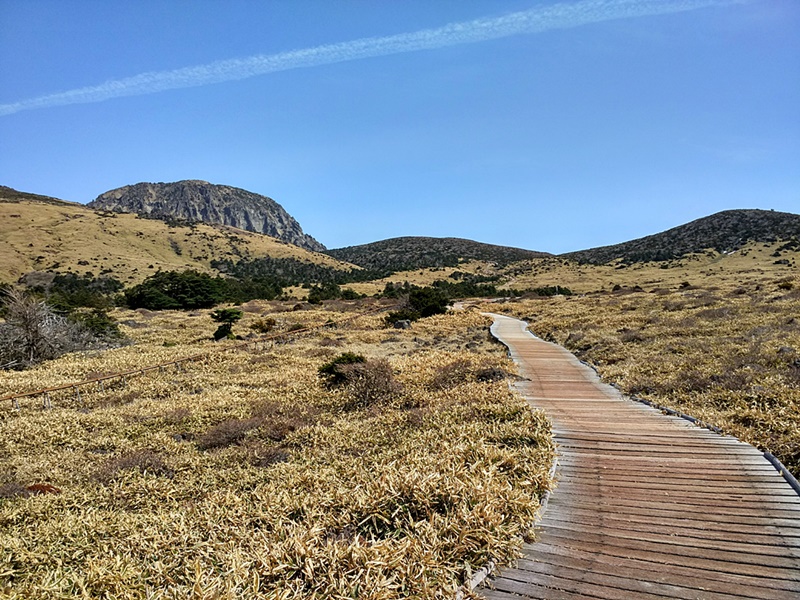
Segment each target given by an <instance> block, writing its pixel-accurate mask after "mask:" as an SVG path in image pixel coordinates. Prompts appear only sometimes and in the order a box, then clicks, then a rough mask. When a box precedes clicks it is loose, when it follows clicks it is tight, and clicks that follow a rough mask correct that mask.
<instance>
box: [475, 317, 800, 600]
mask: <svg viewBox="0 0 800 600" xmlns="http://www.w3.org/2000/svg"><path fill="white" fill-rule="evenodd" d="M492 316H493V317H494V318H495V323H494V325H493V326H492V333H493V334H494V335H495V337H497V338H498V339H499V340H500V341H502V342H503V343H504V344H505V345H506V346H508V347H509V350H510V352H511V355H512V357H513V358H514V360H515V361H516V362H517V364H518V365H519V368H520V371H521V374H522V375H523V377H526V378H527V380H526V381H523V382H521V383H520V384H518V389H519V391H520V392H521V393H522V394H523V395H524V396H525V397H526V398H527V399H528V401H529V402H530V403H531V404H532V405H533V406H536V407H539V408H542V409H544V410H545V411H546V413H547V414H548V415H549V417H550V418H551V420H552V422H553V428H554V433H555V438H556V441H557V443H558V446H559V457H558V471H557V479H558V484H557V488H556V489H555V490H554V491H553V493H552V495H551V497H550V500H549V503H548V505H547V508H546V510H545V511H544V513H543V518H542V520H541V522H540V523H539V530H538V531H537V541H536V542H534V543H533V544H527V545H525V546H524V548H523V554H524V556H523V558H522V559H521V560H520V561H519V562H518V564H517V565H516V567H515V568H509V569H505V570H503V571H501V572H500V574H499V575H497V576H495V577H494V578H492V579H491V580H488V581H487V582H485V584H484V585H483V586H482V587H481V588H479V589H478V590H476V592H477V593H478V594H479V595H481V596H483V597H484V598H487V599H489V600H508V599H511V598H520V597H523V598H559V599H566V600H571V599H577V598H608V599H614V600H622V599H628V598H629V599H636V600H648V599H661V600H663V599H664V598H686V599H695V598H697V599H711V600H714V599H721V598H739V599H743V598H756V599H763V600H779V599H787V600H788V599H790V598H792V599H798V598H800V497H798V495H797V493H796V492H795V491H794V490H793V489H792V488H791V487H790V486H789V485H788V484H787V483H786V482H785V481H784V479H783V478H782V477H781V475H780V474H779V473H778V472H777V471H776V470H775V468H774V467H773V466H772V465H771V464H770V463H769V462H767V460H766V459H765V458H764V456H763V455H762V453H761V452H759V451H758V450H757V449H755V448H754V447H752V446H750V445H749V444H745V443H742V442H739V441H738V440H735V439H733V438H731V437H724V436H720V435H717V434H715V433H712V432H710V431H708V430H705V429H701V428H699V427H696V426H694V425H692V424H691V423H689V422H688V421H686V420H684V419H681V418H678V417H668V416H665V415H663V414H662V413H661V412H659V411H657V410H655V409H653V408H650V407H648V406H646V405H644V404H640V403H638V402H634V401H632V400H627V399H625V398H623V397H622V396H621V395H620V394H619V393H618V392H617V391H616V390H614V388H612V387H610V386H607V385H604V384H602V383H600V381H599V380H598V378H597V376H596V375H595V373H594V372H593V371H592V370H591V369H590V368H588V367H586V366H585V365H583V364H581V363H580V362H579V361H578V360H577V359H576V358H575V357H574V356H573V355H572V354H570V353H569V352H567V351H566V350H564V349H563V348H561V347H559V346H556V345H554V344H549V343H547V342H543V341H541V340H539V339H538V338H535V337H534V336H533V335H531V334H530V333H529V332H528V331H526V329H525V326H526V324H525V323H524V322H522V321H519V320H517V319H512V318H510V317H505V316H500V315H492Z"/></svg>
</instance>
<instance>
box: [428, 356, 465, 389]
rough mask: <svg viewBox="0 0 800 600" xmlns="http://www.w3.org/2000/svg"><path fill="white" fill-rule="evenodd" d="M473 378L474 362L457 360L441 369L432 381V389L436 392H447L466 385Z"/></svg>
mask: <svg viewBox="0 0 800 600" xmlns="http://www.w3.org/2000/svg"><path fill="white" fill-rule="evenodd" d="M471 376H472V362H471V361H469V360H463V359H462V360H456V361H454V362H451V363H450V364H447V365H444V366H443V367H439V368H438V369H437V370H436V374H435V375H434V376H433V379H432V380H431V383H430V387H431V389H434V390H445V389H449V388H452V387H455V386H457V385H458V384H460V383H464V382H466V381H468V380H469V379H470V377H471Z"/></svg>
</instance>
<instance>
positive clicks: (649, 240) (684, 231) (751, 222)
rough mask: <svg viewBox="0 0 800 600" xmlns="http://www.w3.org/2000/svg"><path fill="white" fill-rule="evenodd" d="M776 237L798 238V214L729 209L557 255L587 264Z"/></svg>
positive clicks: (662, 257)
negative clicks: (613, 241)
mask: <svg viewBox="0 0 800 600" xmlns="http://www.w3.org/2000/svg"><path fill="white" fill-rule="evenodd" d="M778 240H784V241H788V240H795V241H797V240H800V215H798V214H794V213H787V212H779V211H774V210H762V209H731V210H724V211H720V212H717V213H714V214H712V215H709V216H706V217H701V218H699V219H695V220H694V221H690V222H689V223H684V224H683V225H678V226H677V227H672V228H671V229H667V230H665V231H662V232H660V233H655V234H651V235H648V236H644V237H641V238H636V239H633V240H629V241H627V242H622V243H620V244H612V245H609V246H599V247H597V248H589V249H586V250H578V251H576V252H566V253H564V254H560V255H559V256H560V257H563V258H569V259H572V260H575V261H577V262H579V263H589V264H606V263H610V262H613V261H621V262H624V263H636V262H651V261H669V260H674V259H678V258H681V257H683V256H686V255H688V254H693V253H697V252H702V251H704V250H709V249H711V250H715V251H717V252H719V253H726V252H734V251H736V250H739V249H740V248H742V247H744V246H745V245H746V244H747V243H748V242H764V243H768V242H775V241H778Z"/></svg>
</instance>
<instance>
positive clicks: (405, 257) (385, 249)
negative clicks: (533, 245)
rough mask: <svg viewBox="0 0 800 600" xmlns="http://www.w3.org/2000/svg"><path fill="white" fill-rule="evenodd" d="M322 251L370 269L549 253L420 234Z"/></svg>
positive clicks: (502, 261) (502, 262)
mask: <svg viewBox="0 0 800 600" xmlns="http://www.w3.org/2000/svg"><path fill="white" fill-rule="evenodd" d="M325 254H327V255H328V256H332V257H333V258H336V259H338V260H341V261H344V262H348V263H352V264H355V265H358V266H359V267H363V268H365V269H370V270H373V271H410V270H414V269H424V268H436V267H455V266H458V264H459V263H460V262H463V261H469V260H482V261H486V262H493V263H496V264H498V265H500V266H505V265H508V264H510V263H512V262H517V261H520V260H526V259H530V258H544V257H547V256H552V255H551V254H548V253H546V252H537V251H535V250H525V249H523V248H512V247H510V246H499V245H495V244H485V243H483V242H476V241H473V240H467V239H464V238H453V237H444V238H439V237H423V236H404V237H397V238H390V239H387V240H380V241H377V242H372V243H369V244H361V245H357V246H346V247H344V248H336V249H333V250H327V251H325Z"/></svg>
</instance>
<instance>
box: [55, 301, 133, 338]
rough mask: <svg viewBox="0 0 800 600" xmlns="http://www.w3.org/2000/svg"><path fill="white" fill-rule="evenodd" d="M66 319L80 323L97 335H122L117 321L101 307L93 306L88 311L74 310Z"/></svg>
mask: <svg viewBox="0 0 800 600" xmlns="http://www.w3.org/2000/svg"><path fill="white" fill-rule="evenodd" d="M68 319H69V321H71V322H72V323H76V324H77V325H80V326H81V327H83V328H84V329H86V330H87V331H90V332H91V333H93V334H94V335H96V336H98V337H102V338H121V337H123V335H122V332H121V331H120V330H119V325H118V324H117V322H116V321H115V320H114V319H113V318H112V317H111V316H109V314H108V311H106V310H104V309H102V308H95V309H92V310H90V311H76V312H73V313H72V314H71V315H70V316H69V317H68Z"/></svg>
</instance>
